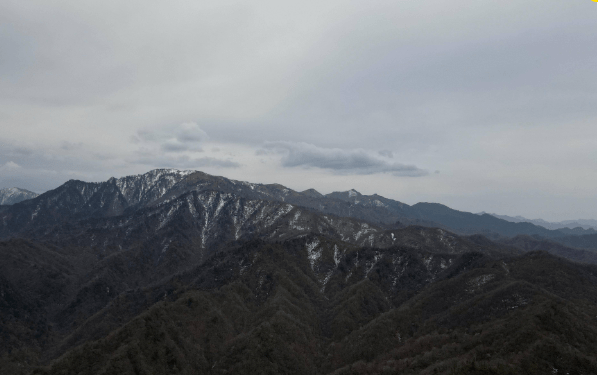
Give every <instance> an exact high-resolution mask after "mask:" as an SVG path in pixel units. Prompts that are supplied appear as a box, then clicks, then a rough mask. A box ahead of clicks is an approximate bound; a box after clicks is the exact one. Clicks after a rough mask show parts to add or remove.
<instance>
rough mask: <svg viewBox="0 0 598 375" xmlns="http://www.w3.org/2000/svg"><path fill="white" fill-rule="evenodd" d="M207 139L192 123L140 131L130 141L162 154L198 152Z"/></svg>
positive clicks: (204, 133) (199, 128)
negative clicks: (154, 147)
mask: <svg viewBox="0 0 598 375" xmlns="http://www.w3.org/2000/svg"><path fill="white" fill-rule="evenodd" d="M208 139H209V137H208V134H207V133H206V132H205V131H203V130H202V129H201V127H200V126H199V125H197V124H196V123H194V122H185V123H182V124H180V125H177V126H166V127H161V128H158V129H154V130H150V129H140V130H138V131H137V133H136V134H135V135H134V136H133V137H132V138H131V141H132V142H133V143H135V144H140V145H141V146H143V145H144V144H145V145H150V146H158V147H159V148H160V149H161V150H162V151H164V152H172V153H178V152H185V151H195V152H200V151H202V149H201V144H202V143H204V142H206V141H207V140H208Z"/></svg>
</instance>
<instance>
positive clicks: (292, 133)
mask: <svg viewBox="0 0 598 375" xmlns="http://www.w3.org/2000/svg"><path fill="white" fill-rule="evenodd" d="M596 21H597V19H596V4H595V3H593V2H591V1H581V0H580V1H574V2H562V1H549V2H546V1H539V0H522V1H519V2H516V3H504V2H474V1H463V0H458V1H453V2H449V3H447V2H442V1H437V0H432V1H427V2H396V1H380V2H374V3H372V2H369V3H367V4H365V3H363V2H357V1H342V2H341V1H330V2H325V3H322V2H310V1H308V2H301V4H286V3H280V2H273V1H267V2H266V1H261V2H258V3H245V2H236V1H203V2H189V1H180V2H175V3H166V2H158V1H144V2H141V1H129V2H126V3H122V2H116V1H105V2H101V3H89V4H85V3H82V2H76V1H61V2H57V1H28V2H5V3H3V4H0V50H1V51H3V54H2V59H1V60H0V188H3V187H12V186H17V187H20V188H24V189H28V190H31V191H35V192H38V193H41V192H43V191H46V190H49V189H53V188H55V187H57V186H59V185H61V184H62V183H64V182H65V181H67V180H69V179H80V180H85V181H103V180H107V179H108V178H109V177H112V176H114V177H121V176H125V175H130V174H139V173H144V172H147V171H148V170H150V169H154V168H162V167H166V168H177V169H193V170H202V171H204V172H206V173H209V174H214V175H220V176H225V177H228V178H233V179H237V180H245V181H250V182H257V183H280V184H283V185H285V186H287V187H289V188H292V189H294V190H298V191H301V190H305V189H308V188H315V189H316V190H318V191H320V192H321V193H329V192H332V191H339V190H341V191H342V190H348V189H351V188H354V189H356V190H358V191H359V192H361V193H363V194H374V193H378V194H380V195H383V196H385V197H388V198H392V199H396V200H399V201H402V202H405V203H408V204H414V203H417V202H438V203H442V204H445V205H447V206H449V207H451V208H454V209H458V210H462V211H469V212H480V211H486V212H495V213H497V214H503V215H510V216H516V215H521V216H524V217H527V218H530V219H535V218H542V219H544V220H548V221H561V220H568V219H580V218H582V219H583V218H592V219H595V218H596V205H597V199H596V190H597V189H596V180H597V173H596V170H597V168H596V167H597V159H596V155H597V152H596V151H597V147H596V139H597V134H596V122H597V118H596V102H597V97H596V91H597V87H596V81H597V76H596V65H597V62H596V52H597V51H596V44H597V43H596V42H597V41H596Z"/></svg>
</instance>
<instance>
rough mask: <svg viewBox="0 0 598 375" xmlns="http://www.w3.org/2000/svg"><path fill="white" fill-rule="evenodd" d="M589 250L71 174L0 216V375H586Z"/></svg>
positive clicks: (208, 186) (432, 221) (591, 299)
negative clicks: (97, 180) (92, 179)
mask: <svg viewBox="0 0 598 375" xmlns="http://www.w3.org/2000/svg"><path fill="white" fill-rule="evenodd" d="M595 248H596V233H595V231H592V230H583V229H582V230H581V231H573V232H571V230H569V231H567V230H565V231H561V230H548V229H546V228H543V227H538V226H535V225H533V224H530V223H513V222H508V221H505V220H501V219H499V218H496V217H494V216H491V215H477V214H471V213H466V212H460V211H456V210H452V209H450V208H448V207H446V206H443V205H440V204H430V203H418V204H415V205H413V206H409V205H407V204H404V203H401V202H398V201H395V200H391V199H387V198H384V197H381V196H379V195H371V196H366V195H362V194H360V193H358V192H356V191H355V190H349V191H346V192H335V193H331V194H328V195H323V194H320V193H318V192H317V191H315V190H313V189H309V190H306V191H303V192H296V191H293V190H291V189H288V188H286V187H284V186H282V185H278V184H270V185H262V184H252V183H247V182H241V181H235V180H230V179H226V178H223V177H216V176H211V175H208V174H205V173H202V172H194V171H178V170H165V169H161V170H153V171H150V172H148V173H146V174H143V175H137V176H128V177H123V178H119V179H116V178H111V179H110V180H108V181H105V182H101V183H88V182H83V181H75V180H71V181H68V182H66V183H65V184H63V185H62V186H60V187H58V188H56V189H54V190H51V191H48V192H46V193H44V194H41V195H39V196H37V197H34V198H32V199H28V200H23V201H21V202H17V203H14V204H12V205H10V206H2V209H1V210H0V255H1V257H2V258H1V259H3V261H2V262H0V373H11V374H178V373H180V374H197V373H202V374H237V373H243V374H395V373H406V374H520V373H529V374H546V373H570V374H575V373H577V374H590V373H595V372H596V357H595V352H596V321H595V316H596V265H595V264H596V250H595ZM565 258H568V259H565Z"/></svg>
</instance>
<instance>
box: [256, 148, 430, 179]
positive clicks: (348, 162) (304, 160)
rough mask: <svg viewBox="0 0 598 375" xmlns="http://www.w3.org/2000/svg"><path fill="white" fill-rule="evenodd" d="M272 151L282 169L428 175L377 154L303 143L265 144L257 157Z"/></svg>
mask: <svg viewBox="0 0 598 375" xmlns="http://www.w3.org/2000/svg"><path fill="white" fill-rule="evenodd" d="M267 151H273V152H274V153H277V154H279V155H281V156H282V158H281V163H282V166H284V167H307V168H309V167H315V168H322V169H329V170H332V171H334V172H336V173H340V174H366V175H367V174H375V173H391V174H393V175H395V176H412V177H415V176H424V175H427V174H428V172H427V171H425V170H423V169H420V168H417V167H416V166H414V165H405V164H401V163H397V162H394V161H392V160H390V158H388V157H386V156H383V155H380V153H375V152H369V151H366V150H363V149H356V150H342V149H339V148H323V147H318V146H315V145H313V144H309V143H305V142H285V141H278V142H266V143H265V144H264V145H263V149H262V150H258V155H259V154H264V153H265V152H267Z"/></svg>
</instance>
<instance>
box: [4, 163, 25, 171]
mask: <svg viewBox="0 0 598 375" xmlns="http://www.w3.org/2000/svg"><path fill="white" fill-rule="evenodd" d="M22 168H23V167H21V166H20V165H18V164H17V163H15V162H13V161H7V162H6V163H4V165H3V166H1V167H0V171H17V170H20V169H22Z"/></svg>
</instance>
